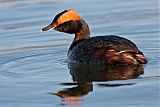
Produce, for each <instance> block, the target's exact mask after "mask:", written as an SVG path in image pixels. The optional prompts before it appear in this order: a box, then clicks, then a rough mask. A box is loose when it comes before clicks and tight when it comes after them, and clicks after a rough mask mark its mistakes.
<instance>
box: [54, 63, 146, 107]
mask: <svg viewBox="0 0 160 107" xmlns="http://www.w3.org/2000/svg"><path fill="white" fill-rule="evenodd" d="M68 68H69V69H70V74H71V75H72V78H73V81H75V82H77V83H62V84H61V85H66V86H69V85H74V86H75V87H72V88H66V89H63V90H62V91H59V92H57V93H52V94H54V95H57V96H59V97H61V98H63V104H62V105H67V106H68V105H69V106H73V107H78V106H80V102H81V100H82V97H83V96H84V95H87V94H88V93H89V92H92V91H93V84H92V82H104V81H114V80H127V79H134V78H138V77H139V76H140V75H141V74H143V72H144V70H143V68H144V66H143V65H127V66H113V65H101V64H69V65H68ZM134 84H135V83H125V84H123V83H122V84H97V86H100V87H118V86H128V85H134Z"/></svg>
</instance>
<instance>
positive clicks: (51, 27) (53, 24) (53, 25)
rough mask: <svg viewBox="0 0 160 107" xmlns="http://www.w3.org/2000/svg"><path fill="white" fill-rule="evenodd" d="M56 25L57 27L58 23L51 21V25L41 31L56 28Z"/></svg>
mask: <svg viewBox="0 0 160 107" xmlns="http://www.w3.org/2000/svg"><path fill="white" fill-rule="evenodd" d="M55 27H56V24H55V23H51V24H50V25H48V26H46V27H44V28H43V29H42V30H41V31H47V30H54V28H55Z"/></svg>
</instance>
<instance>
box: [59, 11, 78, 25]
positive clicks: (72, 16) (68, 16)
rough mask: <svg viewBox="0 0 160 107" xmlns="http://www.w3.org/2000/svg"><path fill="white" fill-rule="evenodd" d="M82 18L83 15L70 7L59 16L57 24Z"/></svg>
mask: <svg viewBox="0 0 160 107" xmlns="http://www.w3.org/2000/svg"><path fill="white" fill-rule="evenodd" d="M80 19H81V17H80V16H79V15H78V14H77V13H76V12H75V11H74V10H73V9H69V10H67V11H66V12H65V13H63V14H62V15H61V16H60V17H59V18H58V20H57V24H58V25H59V24H62V23H64V22H67V21H70V20H80Z"/></svg>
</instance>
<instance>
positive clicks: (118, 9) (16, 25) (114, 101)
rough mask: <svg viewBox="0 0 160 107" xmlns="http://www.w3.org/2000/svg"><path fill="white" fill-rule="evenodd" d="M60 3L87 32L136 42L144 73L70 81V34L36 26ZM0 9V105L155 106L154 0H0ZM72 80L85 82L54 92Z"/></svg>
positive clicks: (158, 95) (158, 48)
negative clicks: (70, 93) (71, 92)
mask: <svg viewBox="0 0 160 107" xmlns="http://www.w3.org/2000/svg"><path fill="white" fill-rule="evenodd" d="M65 9H74V10H75V11H77V12H78V13H79V15H80V16H81V17H82V18H83V19H84V20H86V22H87V23H88V24H89V27H90V30H91V36H101V35H120V36H122V37H125V38H128V39H130V40H132V41H133V42H134V43H136V44H137V46H138V47H139V49H140V50H141V51H142V52H144V54H145V56H146V57H147V59H148V64H146V65H145V67H144V73H141V74H139V76H138V77H136V78H135V79H128V80H115V81H101V82H100V81H93V82H92V83H89V84H88V83H86V84H87V85H86V84H83V85H79V84H77V82H75V81H76V80H75V81H73V80H74V78H73V77H72V76H73V74H72V73H71V71H72V69H69V68H70V67H68V66H67V63H65V59H66V54H67V50H68V48H69V45H70V44H71V42H72V40H73V38H74V36H73V35H69V34H65V33H60V32H57V31H48V32H40V30H41V29H42V28H43V27H45V26H46V25H48V24H50V22H52V19H53V18H54V16H55V15H56V14H58V13H59V12H61V11H63V10H65ZM0 13H1V18H0V107H17V106H23V107H58V106H65V107H67V106H69V107H70V106H71V107H106V106H110V107H112V106H113V107H115V106H116V107H125V106H126V107H130V106H131V107H142V106H144V107H158V106H160V103H159V100H160V83H159V82H160V81H159V77H160V61H159V60H160V37H159V1H158V0H130V1H128V0H98V1H97V0H87V1H85V0H81V1H80V0H79V1H78V0H67V1H62V0H35V1H33V0H24V1H22V0H0ZM71 68H72V67H71ZM71 74H72V75H71ZM77 86H84V87H85V86H86V87H90V88H89V89H88V90H87V91H86V90H85V91H86V92H85V93H84V94H80V95H79V97H76V98H75V97H74V98H70V97H69V98H61V97H62V96H61V97H58V96H57V95H55V93H58V92H60V91H67V90H69V89H70V90H71V89H73V88H74V87H77ZM84 87H83V88H84ZM74 89H75V88H74ZM84 89H85V88H84ZM81 92H82V91H81ZM63 97H64V96H63Z"/></svg>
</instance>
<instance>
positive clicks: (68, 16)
mask: <svg viewBox="0 0 160 107" xmlns="http://www.w3.org/2000/svg"><path fill="white" fill-rule="evenodd" d="M82 26H83V21H82V19H81V17H80V16H79V15H78V14H77V13H76V12H75V11H74V10H72V9H69V10H64V11H62V12H61V13H59V14H57V15H56V16H55V18H54V19H53V22H52V23H51V24H50V25H48V26H46V27H44V28H43V29H42V31H47V30H57V31H59V32H65V33H70V34H75V33H77V32H79V31H80V30H81V29H82Z"/></svg>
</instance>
